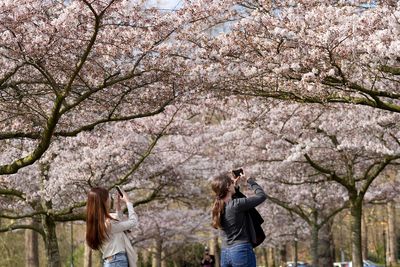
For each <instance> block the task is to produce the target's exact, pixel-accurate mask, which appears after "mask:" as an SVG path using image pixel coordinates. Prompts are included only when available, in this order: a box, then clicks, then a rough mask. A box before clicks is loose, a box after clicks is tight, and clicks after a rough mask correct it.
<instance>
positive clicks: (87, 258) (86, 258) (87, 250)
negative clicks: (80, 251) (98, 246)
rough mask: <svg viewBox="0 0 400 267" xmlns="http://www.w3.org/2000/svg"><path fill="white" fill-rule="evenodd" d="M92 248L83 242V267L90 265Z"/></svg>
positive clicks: (90, 266)
mask: <svg viewBox="0 0 400 267" xmlns="http://www.w3.org/2000/svg"><path fill="white" fill-rule="evenodd" d="M92 265H93V263H92V249H91V248H90V247H89V246H88V245H87V244H86V242H85V256H84V259H83V266H84V267H92Z"/></svg>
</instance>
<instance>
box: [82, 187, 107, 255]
mask: <svg viewBox="0 0 400 267" xmlns="http://www.w3.org/2000/svg"><path fill="white" fill-rule="evenodd" d="M108 198H109V194H108V190H107V189H105V188H103V187H93V188H92V189H91V190H90V192H89V193H88V197H87V204H86V242H87V244H88V246H89V247H91V248H92V249H95V250H98V249H100V248H101V246H102V245H103V243H104V241H105V240H106V239H107V238H108V234H107V227H106V218H109V219H111V216H110V214H109V211H108V207H107V200H108Z"/></svg>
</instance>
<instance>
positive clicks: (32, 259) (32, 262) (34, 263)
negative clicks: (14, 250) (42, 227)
mask: <svg viewBox="0 0 400 267" xmlns="http://www.w3.org/2000/svg"><path fill="white" fill-rule="evenodd" d="M32 223H33V224H34V223H36V222H35V221H32ZM38 236H39V234H38V233H37V232H35V231H33V230H25V267H39V237H38Z"/></svg>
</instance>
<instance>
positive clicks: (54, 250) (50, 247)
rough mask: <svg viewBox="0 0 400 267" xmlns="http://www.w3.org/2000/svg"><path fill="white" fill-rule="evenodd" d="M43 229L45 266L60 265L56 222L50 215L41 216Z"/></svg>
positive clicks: (54, 266)
mask: <svg viewBox="0 0 400 267" xmlns="http://www.w3.org/2000/svg"><path fill="white" fill-rule="evenodd" d="M42 224H43V230H44V234H45V236H44V245H45V249H46V257H47V266H48V267H61V262H60V251H59V249H58V242H57V234H56V223H55V222H54V220H53V219H52V218H51V217H50V216H46V215H43V216H42Z"/></svg>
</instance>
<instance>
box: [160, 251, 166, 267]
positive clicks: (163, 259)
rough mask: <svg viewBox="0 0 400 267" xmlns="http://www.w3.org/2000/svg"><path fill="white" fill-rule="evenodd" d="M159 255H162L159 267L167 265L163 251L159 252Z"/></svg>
mask: <svg viewBox="0 0 400 267" xmlns="http://www.w3.org/2000/svg"><path fill="white" fill-rule="evenodd" d="M161 255H162V259H161V267H167V266H168V264H167V259H166V257H165V252H164V251H163V252H162V253H161Z"/></svg>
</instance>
